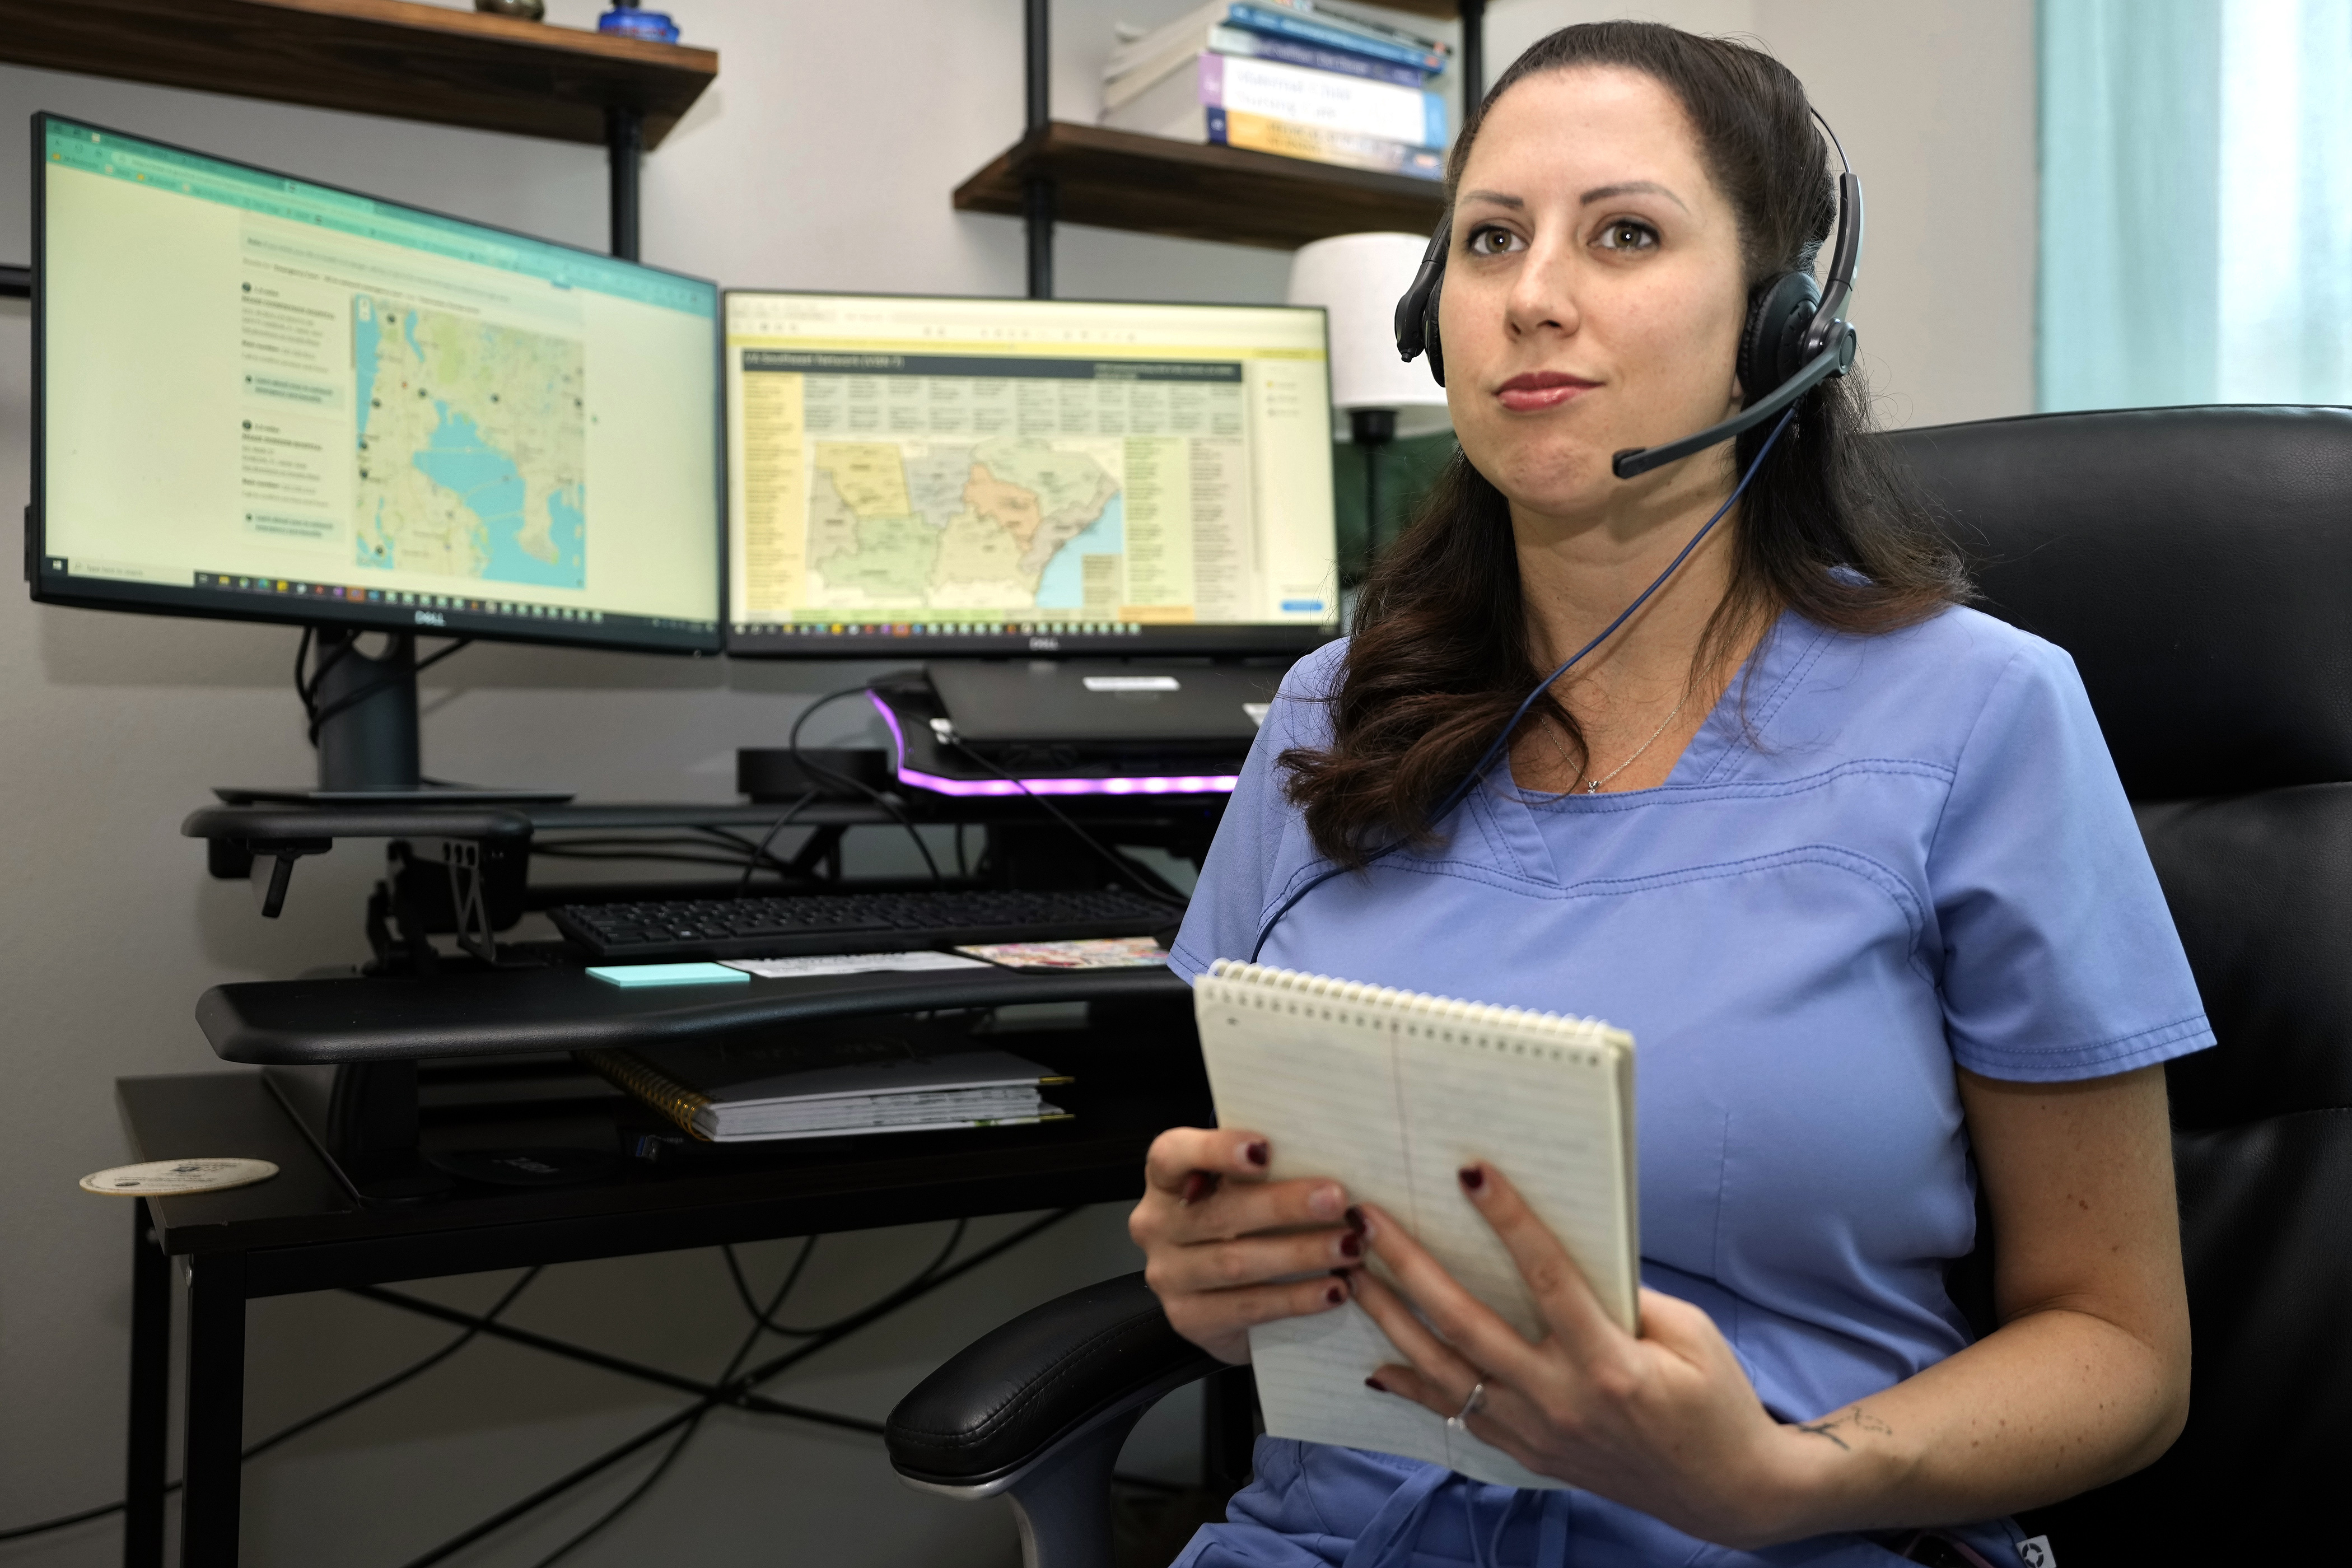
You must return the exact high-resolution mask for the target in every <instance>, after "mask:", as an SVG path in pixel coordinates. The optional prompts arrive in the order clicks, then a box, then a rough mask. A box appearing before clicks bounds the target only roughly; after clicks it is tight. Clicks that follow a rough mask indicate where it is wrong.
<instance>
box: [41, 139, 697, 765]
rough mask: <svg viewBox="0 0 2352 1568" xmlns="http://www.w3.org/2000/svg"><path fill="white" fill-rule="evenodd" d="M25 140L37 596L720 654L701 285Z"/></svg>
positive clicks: (165, 158)
mask: <svg viewBox="0 0 2352 1568" xmlns="http://www.w3.org/2000/svg"><path fill="white" fill-rule="evenodd" d="M33 144H34V158H35V161H36V163H37V170H36V174H35V178H34V181H33V192H34V224H35V231H34V246H35V252H36V267H35V271H34V276H35V288H34V321H35V329H34V332H35V335H34V343H35V349H34V353H35V362H34V363H35V398H34V441H33V504H32V510H31V512H30V515H29V519H28V523H29V529H30V535H31V536H30V538H29V539H28V541H27V544H28V551H29V553H30V556H31V560H30V562H29V565H30V566H31V569H32V570H31V576H32V580H33V595H34V597H36V598H37V599H40V600H44V601H47V602H49V603H55V604H65V605H88V606H91V607H95V608H102V609H112V610H142V611H152V612H159V613H163V614H167V615H192V616H222V617H228V618H234V619H243V620H264V621H286V622H295V623H301V624H306V625H310V626H317V627H320V628H321V629H322V635H323V636H324V637H326V638H327V639H328V640H329V641H331V642H332V643H334V644H335V645H336V646H338V647H341V646H343V645H345V644H347V643H348V641H349V638H350V637H351V636H352V634H354V633H355V632H357V631H359V630H364V629H380V630H385V631H394V632H403V633H410V634H413V633H415V632H419V631H425V632H431V633H435V634H446V635H449V636H453V637H495V638H505V639H510V640H518V641H529V642H545V643H563V644H576V645H581V646H587V647H620V648H635V649H646V650H669V651H677V652H716V651H717V650H718V649H719V646H720V632H719V620H720V616H721V613H722V603H723V600H722V594H723V587H722V584H721V573H722V570H723V556H722V554H721V521H720V508H721V504H722V493H721V489H720V486H721V484H722V462H721V458H720V455H719V439H720V436H719V292H718V289H717V286H716V285H714V284H711V283H709V282H705V281H702V280H700V279H693V278H687V277H681V276H679V275H677V274H675V273H671V272H666V271H662V270H659V269H657V268H650V267H642V266H639V265H637V264H635V263H634V262H627V261H621V260H616V259H614V258H611V257H606V256H601V255H598V254H596V253H594V252H592V251H584V250H579V249H575V248H573V247H570V246H563V245H557V244H552V243H551V242H548V241H545V240H540V239H533V238H530V237H526V236H523V235H519V234H512V233H509V232H508V231H506V230H504V229H499V228H493V227H490V226H487V225H484V224H477V223H467V222H463V221H460V220H458V219H456V218H450V217H444V216H440V215H438V214H436V213H431V212H426V211H424V210H422V209H420V208H416V207H413V206H408V205H403V204H400V203H396V202H388V201H382V200H378V199H375V198H373V197H369V196H363V195H355V194H353V193H352V192H349V191H343V190H339V189H336V188H334V187H332V186H329V185H323V184H316V183H314V182H310V181H307V180H301V179H297V178H294V177H292V176H289V175H285V174H275V173H272V172H269V171H267V170H263V169H258V168H254V167H252V166H249V165H247V164H244V163H234V162H230V161H228V160H226V159H221V158H215V157H209V156H206V155H205V154H202V153H192V152H188V151H186V150H184V149H182V148H178V147H172V146H166V145H164V144H163V143H160V142H152V141H147V140H143V139H142V138H138V137H134V136H129V135H125V134H123V133H121V132H115V131H110V130H105V129H102V128H100V127H98V126H94V125H89V124H84V123H81V122H79V121H71V120H66V119H61V118H59V117H58V116H55V115H47V114H43V115H37V116H35V117H34V122H33ZM351 668H357V666H350V665H347V666H346V668H345V673H346V674H348V673H349V671H350V669H351ZM371 679H377V678H374V677H371ZM412 690H413V687H412ZM409 701H410V703H411V709H412V712H413V701H414V699H413V696H412V697H411V698H410V699H409ZM409 722H410V723H411V724H412V726H413V723H414V720H413V717H412V718H411V719H410V721H409ZM411 749H412V751H413V741H412V742H411Z"/></svg>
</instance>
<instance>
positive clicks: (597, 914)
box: [548, 888, 1182, 959]
mask: <svg viewBox="0 0 2352 1568" xmlns="http://www.w3.org/2000/svg"><path fill="white" fill-rule="evenodd" d="M548 914H549V915H550V916H551V918H552V919H553V920H554V921H555V924H556V927H557V929H559V930H561V931H562V932H563V934H564V935H565V936H567V937H569V938H571V939H572V942H576V943H578V944H579V945H580V946H582V947H583V948H586V949H587V950H588V951H589V952H592V953H593V954H594V955H595V956H596V957H598V958H603V959H669V958H791V957H795V956H797V955H799V954H802V953H823V952H910V951H914V950H917V949H921V948H933V947H952V946H956V945H958V944H960V943H963V942H1052V941H1056V940H1059V939H1062V938H1066V937H1087V936H1149V935H1150V934H1151V933H1152V932H1153V931H1160V930H1161V929H1163V928H1165V927H1167V926H1171V925H1173V924H1174V923H1175V922H1176V921H1177V920H1178V919H1179V918H1180V917H1181V914H1182V911H1181V910H1179V909H1177V908H1175V907H1174V906H1172V905H1170V904H1162V903H1159V902H1156V901H1154V900H1150V899H1147V898H1144V897H1143V896H1142V895H1141V894H1139V893H1130V892H1127V891H1125V890H1124V889H1117V888H1111V889H1101V890H1099V891H1094V892H1061V893H1013V892H991V891H969V890H956V891H950V890H947V889H936V890H928V891H923V892H914V893H796V894H792V895H789V896H787V897H783V898H772V899H694V900H677V901H662V902H648V903H642V904H563V905H560V906H558V907H557V908H555V909H551V910H548Z"/></svg>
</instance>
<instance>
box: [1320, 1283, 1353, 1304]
mask: <svg viewBox="0 0 2352 1568" xmlns="http://www.w3.org/2000/svg"><path fill="white" fill-rule="evenodd" d="M1323 1299H1324V1300H1326V1301H1328V1302H1330V1303H1331V1305H1333V1306H1335V1307H1336V1306H1338V1305H1339V1303H1340V1302H1342V1301H1344V1300H1347V1299H1348V1288H1347V1287H1346V1286H1345V1285H1334V1286H1332V1287H1331V1288H1330V1289H1328V1290H1326V1291H1324V1292H1323Z"/></svg>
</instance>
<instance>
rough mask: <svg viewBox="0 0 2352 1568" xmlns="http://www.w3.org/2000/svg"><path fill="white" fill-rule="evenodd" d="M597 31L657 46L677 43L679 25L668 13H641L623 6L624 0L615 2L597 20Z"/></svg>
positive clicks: (630, 7)
mask: <svg viewBox="0 0 2352 1568" xmlns="http://www.w3.org/2000/svg"><path fill="white" fill-rule="evenodd" d="M596 30H597V31H598V32H600V33H619V34H621V35H622V36H623V37H630V38H644V39H646V40H647V41H649V42H651V43H656V44H674V43H676V42H677V23H676V22H673V21H671V20H670V19H669V15H668V13H667V12H664V11H640V10H639V9H637V7H635V5H624V4H622V0H613V8H612V9H611V10H609V11H607V12H605V13H604V15H603V16H599V17H597V18H596Z"/></svg>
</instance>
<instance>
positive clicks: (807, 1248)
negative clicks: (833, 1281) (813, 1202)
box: [719, 1219, 971, 1339]
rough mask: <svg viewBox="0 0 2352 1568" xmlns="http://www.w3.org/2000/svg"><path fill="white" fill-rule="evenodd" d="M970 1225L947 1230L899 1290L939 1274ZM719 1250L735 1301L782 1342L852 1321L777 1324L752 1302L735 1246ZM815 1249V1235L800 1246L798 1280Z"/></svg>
mask: <svg viewBox="0 0 2352 1568" xmlns="http://www.w3.org/2000/svg"><path fill="white" fill-rule="evenodd" d="M970 1225H971V1221H969V1220H962V1219H960V1220H958V1221H956V1222H955V1224H954V1225H953V1226H951V1227H950V1229H949V1231H948V1239H947V1244H946V1245H945V1246H943V1247H940V1250H939V1255H938V1256H937V1257H935V1258H932V1259H931V1260H930V1261H929V1263H926V1264H924V1265H923V1267H922V1269H921V1271H920V1272H919V1273H918V1274H916V1276H915V1277H914V1278H913V1279H910V1280H908V1282H907V1284H906V1285H901V1286H900V1287H899V1288H898V1289H901V1290H904V1289H908V1287H910V1286H915V1285H919V1284H921V1283H922V1282H923V1281H924V1280H926V1279H929V1278H930V1277H931V1276H932V1275H933V1274H935V1273H937V1272H939V1270H940V1266H941V1265H943V1264H945V1263H946V1262H947V1260H948V1259H949V1258H952V1257H954V1256H955V1249H956V1248H957V1247H959V1246H960V1245H961V1243H962V1241H963V1233H964V1231H965V1229H966V1228H967V1227H968V1226H970ZM815 1250H816V1237H813V1236H812V1237H809V1238H808V1239H807V1240H806V1241H804V1242H803V1243H802V1244H801V1254H800V1256H799V1257H798V1258H794V1259H793V1276H794V1277H797V1276H798V1275H799V1273H800V1271H801V1270H802V1269H803V1268H805V1267H806V1266H807V1264H808V1260H809V1254H810V1253H812V1252H814V1251H815ZM719 1251H720V1252H722V1253H724V1254H726V1256H727V1272H728V1274H729V1275H730V1276H731V1277H732V1278H733V1279H734V1281H735V1295H736V1299H737V1300H740V1301H741V1302H742V1303H743V1310H745V1311H747V1312H749V1313H751V1319H752V1321H754V1322H756V1323H758V1324H759V1325H760V1326H761V1328H763V1329H765V1330H766V1331H768V1332H770V1333H772V1334H774V1335H776V1336H777V1337H778V1338H780V1339H813V1338H814V1337H815V1336H816V1335H818V1334H829V1333H831V1332H833V1331H835V1329H838V1328H840V1327H841V1326H842V1324H844V1323H845V1322H847V1321H849V1319H848V1318H837V1319H835V1321H832V1322H830V1323H819V1324H818V1325H816V1327H814V1328H813V1329H794V1328H788V1327H786V1326H785V1325H784V1324H782V1323H779V1322H777V1321H775V1313H774V1310H773V1309H771V1310H769V1311H768V1312H767V1313H765V1314H764V1315H763V1314H762V1313H761V1310H760V1309H759V1307H758V1305H757V1304H756V1303H754V1302H753V1300H751V1283H750V1281H748V1280H746V1279H744V1278H743V1266H742V1264H741V1262H740V1260H738V1259H737V1258H736V1256H735V1247H734V1245H733V1244H732V1243H722V1244H721V1245H720V1247H719ZM851 1316H852V1317H855V1316H856V1314H855V1313H852V1314H851Z"/></svg>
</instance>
